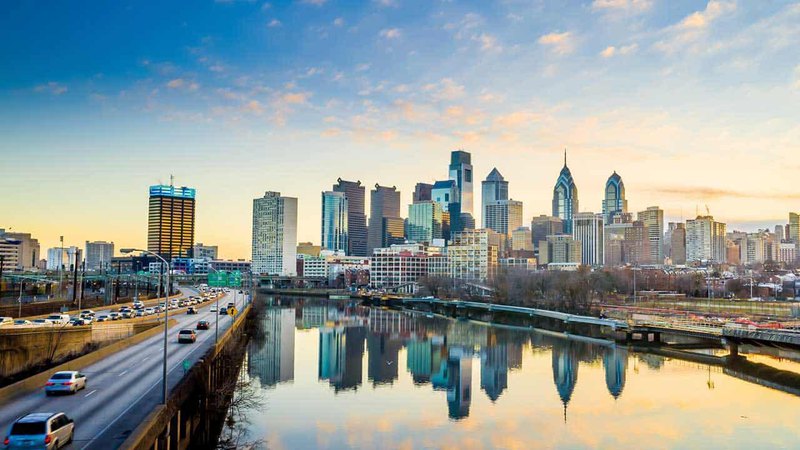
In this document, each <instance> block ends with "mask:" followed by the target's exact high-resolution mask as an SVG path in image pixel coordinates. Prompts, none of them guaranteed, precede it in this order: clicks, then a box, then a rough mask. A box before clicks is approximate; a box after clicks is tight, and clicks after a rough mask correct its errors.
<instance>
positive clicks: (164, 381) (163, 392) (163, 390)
mask: <svg viewBox="0 0 800 450" xmlns="http://www.w3.org/2000/svg"><path fill="white" fill-rule="evenodd" d="M120 252H121V253H125V254H127V253H132V252H142V253H146V254H148V255H151V256H155V257H156V258H158V259H160V260H161V262H162V263H164V265H165V266H166V268H167V288H166V289H165V292H164V364H163V368H162V374H161V385H162V386H161V395H162V401H161V403H163V404H164V405H166V404H167V343H168V342H169V341H168V338H167V330H168V327H167V324H168V322H169V291H170V283H169V263H168V262H167V260H166V259H164V258H162V257H161V255H159V254H157V253H154V252H151V251H149V250H142V249H136V248H123V249H120Z"/></svg>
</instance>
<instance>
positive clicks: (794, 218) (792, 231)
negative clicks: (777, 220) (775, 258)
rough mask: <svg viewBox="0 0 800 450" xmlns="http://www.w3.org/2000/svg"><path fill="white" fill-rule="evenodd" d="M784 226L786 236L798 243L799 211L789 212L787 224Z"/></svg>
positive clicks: (799, 240) (799, 241) (799, 231)
mask: <svg viewBox="0 0 800 450" xmlns="http://www.w3.org/2000/svg"><path fill="white" fill-rule="evenodd" d="M786 227H787V228H788V230H787V231H786V238H787V239H788V240H790V241H792V242H794V243H795V244H800V213H789V224H788V225H786Z"/></svg>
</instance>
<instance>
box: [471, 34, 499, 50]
mask: <svg viewBox="0 0 800 450" xmlns="http://www.w3.org/2000/svg"><path fill="white" fill-rule="evenodd" d="M476 40H477V41H478V42H480V43H481V50H483V51H491V52H500V51H502V50H503V47H502V46H501V45H499V44H498V43H497V38H496V37H494V36H492V35H490V34H486V33H481V35H480V36H478V37H477V39H476Z"/></svg>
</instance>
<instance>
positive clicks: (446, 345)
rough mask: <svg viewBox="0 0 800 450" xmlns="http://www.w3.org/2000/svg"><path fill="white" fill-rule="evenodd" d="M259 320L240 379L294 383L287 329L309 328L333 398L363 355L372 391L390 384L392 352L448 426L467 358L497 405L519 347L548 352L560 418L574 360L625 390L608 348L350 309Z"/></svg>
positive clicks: (462, 413) (462, 404) (460, 411)
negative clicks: (436, 402) (440, 402)
mask: <svg viewBox="0 0 800 450" xmlns="http://www.w3.org/2000/svg"><path fill="white" fill-rule="evenodd" d="M309 303H311V302H309ZM262 317H263V318H262V322H261V324H262V327H261V331H260V332H258V333H256V335H255V336H254V337H253V339H252V340H251V341H250V345H249V348H248V373H249V374H250V376H252V377H254V378H258V379H259V380H260V382H261V384H262V386H266V387H272V386H275V385H276V384H278V383H283V382H288V381H292V380H293V378H294V350H295V349H294V347H295V342H294V333H295V328H297V329H312V328H317V329H318V330H319V361H318V379H319V380H320V381H322V380H324V381H327V382H328V383H329V384H330V386H331V387H332V388H333V390H334V391H335V392H339V391H342V390H350V389H358V387H360V386H361V385H362V383H363V379H362V378H363V375H362V374H363V372H364V370H363V369H364V367H363V365H364V359H365V358H364V352H365V351H366V352H367V377H368V380H369V381H371V382H372V383H373V386H377V385H383V384H391V383H394V382H395V380H397V379H398V377H399V375H400V368H399V367H400V364H401V360H400V352H401V351H402V350H403V348H405V351H406V357H405V366H406V367H405V368H406V370H407V371H408V373H410V375H411V378H412V380H413V382H414V383H415V384H417V385H426V384H430V385H431V388H432V389H434V390H436V391H445V396H446V401H447V409H448V416H449V417H450V418H451V419H454V420H459V419H462V418H465V417H468V416H469V412H470V406H471V404H472V364H473V360H474V359H479V360H480V388H481V390H482V391H483V392H484V393H485V395H486V396H487V397H488V398H489V399H490V400H491V401H492V403H494V402H498V401H502V400H501V397H502V396H503V395H504V393H505V392H506V391H507V390H508V389H509V373H510V372H512V371H514V370H518V369H521V368H522V355H523V347H526V348H527V346H532V347H533V348H542V349H546V348H550V349H551V354H552V371H553V381H554V383H555V388H556V391H557V393H558V396H559V398H560V399H561V403H562V405H563V408H564V420H566V419H567V415H566V414H567V407H568V405H569V402H570V400H571V399H572V396H573V394H574V391H575V386H576V384H577V382H578V368H579V364H580V362H590V363H598V362H599V361H600V360H601V359H602V365H603V368H604V371H605V379H606V387H607V389H608V392H609V394H610V395H611V396H613V397H614V398H619V397H620V396H621V395H622V391H623V389H624V388H625V380H626V378H625V377H626V372H627V366H628V352H627V351H626V350H625V349H624V348H618V347H616V346H613V345H612V346H608V347H603V346H598V345H593V344H590V343H584V342H580V341H574V340H571V339H565V338H564V337H561V336H558V335H556V334H547V333H533V334H531V333H530V332H526V331H516V330H508V329H501V328H493V327H487V326H482V325H477V324H474V323H470V322H465V321H451V320H441V319H433V318H426V317H424V316H422V315H419V314H415V313H409V312H398V311H391V310H380V309H370V308H362V307H360V306H356V305H349V306H342V305H333V304H326V305H323V306H320V305H318V304H313V303H311V304H305V303H301V305H300V306H299V307H298V308H297V309H294V308H285V307H272V308H269V309H267V310H266V311H265V312H264V314H263V316H262ZM301 351H302V350H301ZM658 363H659V362H656V361H652V362H651V364H653V365H656V364H658Z"/></svg>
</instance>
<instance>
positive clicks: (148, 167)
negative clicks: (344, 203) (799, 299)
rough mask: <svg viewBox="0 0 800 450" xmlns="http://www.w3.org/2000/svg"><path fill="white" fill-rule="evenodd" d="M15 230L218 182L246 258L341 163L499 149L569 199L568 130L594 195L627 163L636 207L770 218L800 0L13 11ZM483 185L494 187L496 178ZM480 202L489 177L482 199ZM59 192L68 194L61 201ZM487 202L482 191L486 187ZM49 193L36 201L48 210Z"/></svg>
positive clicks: (9, 5) (435, 174)
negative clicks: (272, 201) (285, 198)
mask: <svg viewBox="0 0 800 450" xmlns="http://www.w3.org/2000/svg"><path fill="white" fill-rule="evenodd" d="M1 8H2V9H3V14H0V52H2V55H3V60H4V70H2V71H0V133H2V134H1V135H2V136H3V139H2V140H1V141H0V153H2V156H3V161H4V163H3V164H2V165H0V175H1V178H2V179H0V189H2V191H3V192H6V193H9V192H17V193H18V194H17V195H14V196H12V197H6V198H4V199H3V203H6V204H8V206H9V207H10V208H8V209H7V211H11V214H10V215H9V214H3V216H4V217H3V219H5V220H2V221H1V223H0V227H14V229H19V230H29V231H33V232H34V233H35V234H36V235H37V236H39V237H40V238H41V239H42V241H43V243H44V245H45V246H48V245H53V243H54V242H55V241H56V240H57V239H58V235H60V234H64V235H65V236H66V238H65V239H67V240H72V241H73V243H76V244H77V243H80V242H82V241H83V240H86V239H107V240H115V242H118V243H120V245H122V244H126V245H143V244H144V240H145V222H146V192H147V185H149V184H152V183H156V182H159V181H166V180H168V178H169V174H170V173H174V174H175V176H176V180H177V183H178V184H186V185H190V186H193V187H196V188H197V189H198V198H199V200H198V202H199V205H198V208H199V210H198V229H197V238H198V240H201V241H206V242H212V243H217V244H219V245H221V246H222V249H223V250H222V253H223V255H225V256H228V257H249V250H248V249H249V240H250V207H251V201H252V198H254V197H256V196H259V195H261V193H262V192H263V191H266V190H277V191H280V192H282V193H283V194H284V195H290V196H296V197H298V198H299V199H300V215H301V223H300V238H301V239H305V240H312V241H319V192H320V191H322V190H325V189H329V188H330V185H331V184H332V183H334V182H335V180H336V178H338V177H340V176H341V177H343V178H347V179H360V180H362V181H364V182H365V183H366V185H368V186H371V185H373V184H374V183H376V182H378V183H381V184H384V185H396V186H398V188H400V189H401V191H402V192H403V194H404V197H403V202H404V203H407V202H410V197H411V196H410V192H411V190H412V189H413V186H414V183H416V182H418V181H433V180H434V179H441V178H444V177H445V176H446V164H447V160H448V156H449V152H450V151H451V150H453V149H456V148H464V149H466V150H468V151H471V152H472V153H473V159H474V164H475V170H476V177H477V178H479V179H482V178H483V177H485V175H486V174H488V173H489V171H490V170H491V169H492V167H497V168H498V169H499V170H500V172H501V173H503V175H504V176H505V177H506V179H508V180H509V181H510V182H511V187H510V190H511V195H512V197H514V198H516V199H519V200H522V201H523V202H524V203H525V216H526V217H530V216H533V215H538V214H542V213H548V212H549V202H550V196H551V189H552V185H553V183H554V182H555V179H556V177H557V174H558V170H559V169H560V165H561V162H560V161H561V153H562V151H563V149H564V148H565V147H566V148H568V149H569V154H570V167H571V168H572V172H573V175H574V176H575V178H576V182H577V184H578V188H579V194H580V200H581V209H582V210H585V211H599V209H600V199H601V196H602V185H603V183H604V181H605V179H606V178H607V177H608V175H609V174H610V173H611V172H612V171H613V170H616V171H617V172H619V173H620V174H621V175H622V176H623V179H624V180H625V183H626V187H627V193H628V197H629V202H630V204H631V208H632V209H633V210H634V211H635V210H640V209H644V208H645V207H647V206H651V205H659V206H661V207H663V208H664V209H665V210H666V211H667V215H668V216H669V217H673V218H679V217H681V215H683V216H684V217H690V216H692V215H693V214H694V212H695V210H696V208H699V209H701V210H704V209H705V206H704V205H706V204H708V205H709V208H710V209H711V212H712V214H714V215H715V216H717V217H718V218H720V219H722V220H726V221H729V222H731V223H732V224H737V225H740V227H745V228H746V227H750V228H754V227H756V226H759V225H762V224H763V225H766V224H773V223H780V222H785V221H786V216H787V213H788V211H790V210H797V209H800V207H798V203H800V195H799V194H798V193H797V190H796V189H794V188H793V187H792V186H791V185H790V180H793V179H796V173H797V171H798V169H800V162H798V160H797V156H796V155H797V154H800V148H798V147H799V144H798V142H800V122H798V120H797V118H798V117H800V106H799V105H800V50H798V47H797V42H800V4H798V3H792V2H780V1H758V2H755V1H754V2H744V1H738V2H735V1H708V2H706V1H702V2H701V1H657V0H595V1H584V2H544V1H513V0H507V1H499V2H488V1H473V2H460V1H455V0H453V1H432V0H429V1H410V0H394V1H389V0H383V1H364V2H354V1H347V2H344V1H336V0H327V1H322V0H313V1H312V0H309V1H294V2H288V1H287V2H277V1H276V2H263V1H213V0H204V1H201V0H198V1H193V2H185V1H159V2H133V1H129V2H124V1H119V2H88V1H87V2H80V3H79V4H76V3H70V2H61V1H52V2H28V1H7V2H4V3H3V5H2V6H1ZM476 194H477V193H476ZM478 196H479V194H478ZM54 200H55V201H54ZM476 200H477V202H476V205H479V204H480V203H479V198H476ZM33 204H40V205H45V204H46V205H47V207H44V208H31V207H30V205H33Z"/></svg>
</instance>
